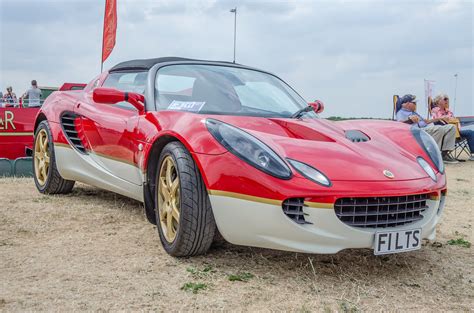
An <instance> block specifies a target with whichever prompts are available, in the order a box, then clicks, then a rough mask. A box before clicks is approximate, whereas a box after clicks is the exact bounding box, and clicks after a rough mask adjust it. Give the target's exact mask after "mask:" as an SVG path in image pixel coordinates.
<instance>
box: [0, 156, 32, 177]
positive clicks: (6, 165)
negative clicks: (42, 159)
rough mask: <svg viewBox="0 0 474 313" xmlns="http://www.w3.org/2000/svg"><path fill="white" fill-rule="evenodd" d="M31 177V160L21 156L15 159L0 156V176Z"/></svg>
mask: <svg viewBox="0 0 474 313" xmlns="http://www.w3.org/2000/svg"><path fill="white" fill-rule="evenodd" d="M14 176H15V177H32V176H33V160H32V158H31V157H23V158H18V159H15V160H9V159H5V158H0V177H14Z"/></svg>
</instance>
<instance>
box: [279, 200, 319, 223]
mask: <svg viewBox="0 0 474 313" xmlns="http://www.w3.org/2000/svg"><path fill="white" fill-rule="evenodd" d="M303 205H304V198H290V199H286V200H285V201H283V204H282V207H283V213H285V215H286V216H288V217H289V218H290V219H291V220H292V221H293V222H295V223H297V224H312V223H311V222H307V221H306V220H305V218H304V216H305V215H306V214H305V213H304V212H303Z"/></svg>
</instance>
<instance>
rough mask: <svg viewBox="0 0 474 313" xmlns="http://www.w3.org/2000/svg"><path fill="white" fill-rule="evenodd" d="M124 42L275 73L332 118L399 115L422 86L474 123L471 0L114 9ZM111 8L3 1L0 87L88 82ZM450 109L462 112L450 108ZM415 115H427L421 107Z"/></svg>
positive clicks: (150, 52)
mask: <svg viewBox="0 0 474 313" xmlns="http://www.w3.org/2000/svg"><path fill="white" fill-rule="evenodd" d="M117 2H118V7H119V10H118V12H119V16H118V33H117V44H116V47H115V49H114V51H113V52H112V54H111V56H110V58H109V59H108V60H107V61H106V63H105V64H104V67H105V68H109V67H112V66H113V65H114V64H116V63H118V62H120V61H123V60H128V59H134V58H148V57H159V56H183V57H190V58H200V59H216V60H232V53H233V46H232V45H233V37H232V36H233V14H232V13H230V12H229V9H230V8H233V7H234V6H237V7H238V20H237V62H239V63H243V64H246V65H251V66H255V67H259V68H262V69H265V70H268V71H270V72H273V73H275V74H277V75H278V76H280V77H281V78H283V79H284V80H286V81H287V82H288V83H290V84H291V85H292V86H293V87H294V88H295V89H296V90H297V91H298V92H299V93H300V94H301V95H302V96H303V97H304V98H305V99H306V100H308V101H311V100H314V99H321V100H322V101H323V102H324V103H325V104H326V111H325V112H324V113H323V116H330V115H339V116H346V117H348V116H356V117H362V116H371V117H385V118H387V117H390V116H391V99H392V95H393V94H405V93H413V94H415V95H417V97H418V98H420V99H422V98H423V95H424V89H423V80H424V79H431V80H435V81H436V85H435V92H445V93H447V94H449V95H450V96H451V99H452V100H453V98H454V89H455V78H454V74H455V73H457V74H458V84H457V94H456V106H455V113H456V115H459V116H462V115H474V104H473V100H474V96H473V55H474V54H473V40H474V39H473V15H474V11H473V10H474V8H473V1H468V0H466V1H457V0H450V1H421V0H418V1H384V0H381V1H355V0H354V1H337V0H336V1H304V0H303V1H301V0H300V1H249V0H248V1H246V0H242V1H237V0H228V1H225V0H224V1H222V0H221V1H211V0H206V1H198V0H195V1H184V0H183V1H161V0H154V1H151V0H150V1H145V0H135V1H133V0H128V1H127V0H117ZM103 10H104V1H102V0H95V1H92V0H90V1H89V0H82V1H75V0H70V1H66V0H64V1H49V0H43V1H37V0H35V1H33V0H31V1H28V0H0V15H1V21H0V35H1V48H0V88H1V89H2V90H3V91H4V90H5V88H6V86H7V85H12V86H13V88H14V91H16V93H17V94H18V95H19V94H21V93H23V92H24V91H25V90H26V88H27V87H28V84H29V81H30V80H31V79H37V80H38V82H39V84H40V85H48V86H59V85H61V84H62V83H63V82H66V81H67V82H88V81H89V80H90V79H91V78H92V77H93V76H95V75H96V74H97V73H98V72H99V71H100V54H101V34H102V22H103V21H102V17H103ZM452 105H453V104H452ZM418 110H419V111H420V113H422V114H423V115H425V114H426V108H425V106H424V104H423V102H421V103H420V105H419V108H418Z"/></svg>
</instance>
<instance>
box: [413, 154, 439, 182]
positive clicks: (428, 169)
mask: <svg viewBox="0 0 474 313" xmlns="http://www.w3.org/2000/svg"><path fill="white" fill-rule="evenodd" d="M416 160H417V161H418V164H420V166H421V167H422V168H423V169H424V170H425V172H426V174H428V175H429V176H430V177H431V179H432V180H434V181H437V179H436V174H435V172H434V171H433V169H432V168H431V166H430V165H429V164H428V162H426V161H425V159H423V158H422V157H417V158H416Z"/></svg>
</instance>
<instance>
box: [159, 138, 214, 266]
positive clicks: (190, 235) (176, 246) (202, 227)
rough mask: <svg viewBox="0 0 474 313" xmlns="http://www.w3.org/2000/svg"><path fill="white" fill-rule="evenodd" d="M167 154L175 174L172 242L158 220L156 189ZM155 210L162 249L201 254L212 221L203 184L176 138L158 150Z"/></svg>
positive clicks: (178, 253)
mask: <svg viewBox="0 0 474 313" xmlns="http://www.w3.org/2000/svg"><path fill="white" fill-rule="evenodd" d="M169 156H170V157H171V158H172V159H173V161H174V163H175V167H176V172H177V175H178V176H179V204H180V208H179V210H180V215H179V226H178V228H177V230H176V236H175V238H174V240H173V241H172V242H168V240H167V239H166V237H165V235H164V234H163V231H164V230H163V229H162V226H161V223H160V216H159V211H158V206H159V201H158V192H159V191H158V190H159V179H160V170H161V167H162V164H163V161H164V160H165V158H167V157H169ZM155 183H156V184H155V186H156V188H155V193H154V197H155V214H156V221H157V223H156V224H157V228H158V233H159V235H160V239H161V243H162V245H163V248H164V249H165V250H166V252H167V253H168V254H170V255H172V256H176V257H187V256H194V255H200V254H205V253H206V252H207V251H208V250H209V247H210V246H211V244H212V242H213V239H214V235H215V232H216V223H215V221H214V215H213V214H212V208H211V203H210V200H209V196H208V194H207V189H206V186H205V184H204V182H203V180H202V177H201V174H200V172H199V169H198V168H197V166H196V164H195V163H194V160H193V158H192V157H191V154H190V153H189V152H188V150H187V149H186V148H185V147H184V146H183V145H182V144H181V143H180V142H170V143H169V144H167V145H166V146H165V147H164V149H163V151H162V152H161V154H160V159H159V163H158V167H157V174H156V181H155Z"/></svg>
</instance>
